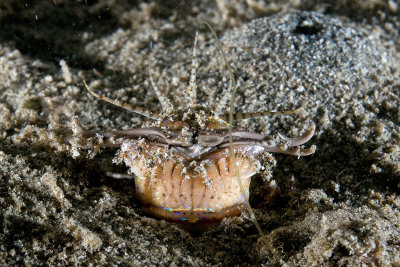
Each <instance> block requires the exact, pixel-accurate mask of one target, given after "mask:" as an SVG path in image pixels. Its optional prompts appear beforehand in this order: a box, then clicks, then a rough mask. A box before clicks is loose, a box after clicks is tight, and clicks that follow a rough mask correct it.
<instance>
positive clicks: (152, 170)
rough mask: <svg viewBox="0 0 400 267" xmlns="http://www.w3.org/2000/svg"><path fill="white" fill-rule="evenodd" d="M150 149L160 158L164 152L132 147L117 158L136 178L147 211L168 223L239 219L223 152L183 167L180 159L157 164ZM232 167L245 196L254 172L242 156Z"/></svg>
mask: <svg viewBox="0 0 400 267" xmlns="http://www.w3.org/2000/svg"><path fill="white" fill-rule="evenodd" d="M139 147H140V149H138V148H139ZM154 150H157V153H158V155H160V154H162V153H163V152H164V151H163V150H166V149H165V148H160V147H158V148H156V146H154V145H150V146H147V145H141V146H138V145H136V144H130V145H128V146H125V148H123V149H122V151H121V154H120V155H121V157H122V159H123V160H124V162H125V164H127V165H128V166H129V167H130V168H131V171H132V172H133V173H134V174H135V184H136V189H137V194H138V197H139V199H140V200H141V201H142V203H144V204H145V209H146V210H147V211H148V212H150V213H152V214H153V215H155V216H156V217H159V218H163V219H166V220H172V221H176V220H180V221H188V222H197V221H215V222H217V221H220V220H221V219H222V218H224V217H227V216H235V215H238V214H240V212H241V209H242V207H243V201H244V199H243V193H242V192H241V190H240V187H239V184H238V182H237V179H236V174H235V173H234V167H233V162H232V161H231V157H230V156H229V155H228V156H226V155H225V153H223V152H224V151H223V150H226V149H223V150H221V151H216V152H214V153H211V154H208V155H206V156H205V157H203V158H201V159H199V160H196V161H191V162H185V160H184V159H183V158H182V157H181V156H180V155H179V154H174V155H173V157H174V159H165V160H161V161H159V162H158V159H157V158H156V157H157V155H153V153H152V151H154ZM236 164H237V166H238V167H239V170H240V177H241V179H242V183H243V185H244V187H245V189H246V191H248V188H249V185H250V178H251V176H252V175H253V174H255V173H256V172H257V170H256V168H255V167H254V165H253V163H252V162H251V161H250V160H249V159H247V158H246V157H238V158H237V159H236Z"/></svg>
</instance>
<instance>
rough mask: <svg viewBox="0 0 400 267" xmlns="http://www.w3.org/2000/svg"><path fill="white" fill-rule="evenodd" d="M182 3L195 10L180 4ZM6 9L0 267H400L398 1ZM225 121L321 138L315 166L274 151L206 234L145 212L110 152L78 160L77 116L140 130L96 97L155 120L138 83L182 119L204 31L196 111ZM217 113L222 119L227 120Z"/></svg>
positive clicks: (1, 36) (93, 124)
mask: <svg viewBox="0 0 400 267" xmlns="http://www.w3.org/2000/svg"><path fill="white" fill-rule="evenodd" d="M189 2H190V4H188V3H189ZM349 3H350V2H349V1H317V0H316V1H311V0H309V1H300V0H299V1H293V0H289V1H268V3H267V2H264V1H258V0H235V1H228V0H215V1H211V0H206V1H200V0H199V1H151V0H149V1H145V2H142V1H133V0H132V1H122V0H115V1H106V0H98V1H73V0H70V1H68V0H55V1H30V2H28V1H27V2H26V3H25V2H23V1H17V0H10V1H1V2H0V226H1V228H0V265H1V266H20V265H26V266H37V265H46V266H55V265H61V266H62V265H68V266H69V265H82V266H88V265H92V266H99V265H107V266H129V265H134V266H136V265H137V266H154V265H162V266H164V265H169V266H218V265H220V266H234V265H235V266H259V265H266V266H270V265H277V266H279V265H282V264H283V263H285V264H287V265H288V266H360V265H366V266H367V265H368V266H399V265H400V214H399V211H400V210H399V209H400V196H399V193H400V167H399V166H400V165H399V164H400V146H399V142H400V108H399V103H400V38H399V32H400V4H399V2H398V1H396V0H387V1H386V0H385V1H383V0H381V1H379V0H371V1H365V0H359V1H351V4H349ZM204 21H208V22H209V23H210V24H211V25H213V27H214V28H215V29H216V31H217V33H218V36H219V37H220V39H221V42H222V43H223V49H224V51H225V52H226V54H227V57H228V61H229V63H230V65H231V67H232V69H233V71H234V75H235V77H236V79H237V82H238V85H239V87H238V92H237V95H236V99H235V105H236V106H235V108H236V111H263V110H270V111H272V110H287V109H294V108H297V107H299V106H301V105H302V104H304V103H306V105H305V108H304V109H303V110H302V111H301V112H299V113H296V114H294V115H287V116H276V117H269V118H258V119H250V120H246V121H242V122H239V123H237V126H238V127H243V128H246V129H249V130H251V131H255V132H262V133H265V134H271V135H273V134H276V133H281V134H283V135H285V136H297V135H299V134H301V133H303V132H304V130H305V129H307V127H308V126H309V123H310V121H311V120H312V121H314V122H315V123H316V125H317V130H316V134H315V136H314V137H313V138H312V139H311V141H309V142H308V143H307V146H309V145H312V144H315V145H316V146H317V151H316V153H315V154H314V155H312V156H308V157H301V158H297V157H294V156H288V155H278V154H274V157H275V160H276V166H275V167H274V168H273V176H272V179H270V180H266V179H263V177H262V175H256V176H254V178H253V179H252V185H251V190H250V192H251V195H250V204H251V205H252V207H253V209H254V211H255V214H256V217H257V219H258V222H259V224H260V226H261V228H262V229H263V231H264V233H265V234H266V237H267V239H268V240H269V242H270V244H271V245H272V246H273V247H274V249H275V250H276V251H277V252H278V254H277V255H278V256H279V258H280V259H278V257H273V253H272V252H271V250H270V248H268V246H265V245H263V243H262V242H261V238H260V235H259V234H258V232H257V230H256V228H255V226H254V224H253V222H252V221H251V220H250V218H249V215H248V213H246V212H245V213H244V214H242V215H241V216H240V217H234V218H229V219H225V220H224V221H223V222H222V223H221V225H220V226H219V227H218V228H216V229H213V230H210V231H208V232H205V233H202V234H200V233H199V234H190V233H187V232H185V231H184V230H182V229H180V228H179V227H178V226H176V225H175V224H172V223H168V222H165V221H162V220H156V219H153V218H151V217H149V216H148V215H146V214H144V213H143V211H142V210H141V208H140V204H139V203H138V201H137V199H136V198H135V185H134V183H133V181H131V180H120V179H118V180H116V179H112V178H110V177H109V176H107V175H106V174H107V172H112V173H127V167H126V166H124V165H115V164H113V162H112V160H113V158H114V156H115V154H116V152H117V149H115V148H104V149H101V150H100V151H98V150H95V149H91V150H90V149H89V150H84V149H80V150H78V149H72V148H71V146H70V145H69V144H68V142H66V141H65V140H67V139H68V138H69V137H70V136H71V135H72V131H71V126H70V122H71V119H72V118H74V117H76V118H78V119H79V121H80V122H81V123H82V125H84V126H85V127H86V128H88V129H90V130H91V131H93V132H99V131H106V130H112V129H129V128H132V127H140V126H141V125H143V124H146V123H147V119H146V118H145V117H141V116H140V115H137V114H135V113H132V112H129V111H127V110H124V109H121V108H118V107H115V106H113V105H111V104H109V103H105V102H104V101H100V100H98V99H95V98H94V97H93V96H92V95H90V94H89V93H88V92H87V91H86V90H85V88H84V86H83V82H82V81H83V80H84V79H85V80H86V81H87V82H88V83H89V84H90V86H91V88H92V89H93V90H95V91H96V92H98V93H100V94H102V95H106V96H109V97H111V98H114V99H119V100H120V101H124V102H127V103H130V104H131V105H137V106H143V107H146V108H149V109H152V110H155V111H159V110H161V108H160V103H159V102H158V100H157V97H156V95H155V93H154V91H153V90H152V89H151V84H150V80H149V75H148V66H149V65H150V67H151V71H152V75H153V79H154V80H155V82H156V83H157V85H158V87H159V88H160V89H161V90H162V91H163V93H165V94H166V95H167V96H168V97H169V98H170V99H171V101H172V103H173V104H174V105H176V106H179V105H187V103H185V102H184V101H183V99H184V98H183V96H184V94H185V90H186V89H187V85H188V82H189V77H190V70H191V61H192V51H193V43H194V37H195V32H196V31H198V32H199V40H198V47H197V48H198V52H197V57H198V62H199V65H198V68H197V85H198V91H197V100H198V102H201V103H205V104H207V105H213V104H214V103H218V101H220V96H221V94H222V92H223V91H224V90H226V89H227V88H228V86H229V75H228V73H227V70H226V68H225V67H224V64H223V61H222V58H221V56H220V53H219V51H218V49H217V45H216V41H215V39H214V38H213V37H212V35H211V33H210V31H209V30H208V29H207V28H206V27H205V25H204V24H203V22H204ZM227 108H228V107H227Z"/></svg>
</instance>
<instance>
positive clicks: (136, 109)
mask: <svg viewBox="0 0 400 267" xmlns="http://www.w3.org/2000/svg"><path fill="white" fill-rule="evenodd" d="M83 84H84V85H85V87H86V89H87V90H88V91H89V93H91V94H92V95H93V96H95V97H96V98H99V99H101V100H104V101H106V102H108V103H111V104H113V105H115V106H118V107H121V108H125V109H127V110H130V111H133V112H135V113H137V114H140V115H143V116H145V117H147V118H150V119H154V120H161V119H162V118H161V116H160V115H159V114H157V113H155V112H153V111H151V110H150V109H146V108H142V107H135V106H132V105H129V104H127V103H123V102H121V101H119V100H114V99H111V98H108V97H106V96H102V95H99V94H97V93H95V92H94V91H92V89H90V87H89V85H87V83H86V81H85V80H83Z"/></svg>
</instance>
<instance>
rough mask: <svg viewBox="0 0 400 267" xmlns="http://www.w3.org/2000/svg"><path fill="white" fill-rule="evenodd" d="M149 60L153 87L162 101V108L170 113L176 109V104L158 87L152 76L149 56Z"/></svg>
mask: <svg viewBox="0 0 400 267" xmlns="http://www.w3.org/2000/svg"><path fill="white" fill-rule="evenodd" d="M147 60H148V61H149V77H150V83H151V86H152V87H153V90H154V92H156V95H157V98H158V101H160V103H161V107H162V109H163V110H164V111H165V112H167V113H168V114H169V113H171V112H172V111H173V110H174V106H173V105H172V104H171V102H170V101H169V99H168V98H167V97H166V96H164V95H163V94H162V93H161V91H160V89H158V87H157V85H156V83H155V82H154V80H153V77H151V69H150V58H148V59H147Z"/></svg>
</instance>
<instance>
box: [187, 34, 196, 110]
mask: <svg viewBox="0 0 400 267" xmlns="http://www.w3.org/2000/svg"><path fill="white" fill-rule="evenodd" d="M198 35H199V33H198V32H196V37H195V38H194V45H193V55H192V70H191V72H190V81H189V87H188V89H187V96H188V98H189V102H190V107H191V108H195V107H196V97H197V96H196V93H197V92H196V91H197V84H196V68H197V65H198V62H197V59H196V51H197V38H198Z"/></svg>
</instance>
